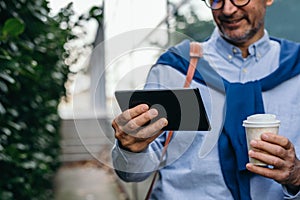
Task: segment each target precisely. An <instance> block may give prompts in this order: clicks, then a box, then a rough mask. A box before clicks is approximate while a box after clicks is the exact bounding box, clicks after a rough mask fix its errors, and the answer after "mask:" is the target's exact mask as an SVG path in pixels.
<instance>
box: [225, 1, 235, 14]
mask: <svg viewBox="0 0 300 200" xmlns="http://www.w3.org/2000/svg"><path fill="white" fill-rule="evenodd" d="M237 9H238V7H236V6H235V5H234V4H233V3H232V1H231V0H224V6H223V9H222V11H223V13H224V15H231V14H232V13H234V12H235V11H236V10H237Z"/></svg>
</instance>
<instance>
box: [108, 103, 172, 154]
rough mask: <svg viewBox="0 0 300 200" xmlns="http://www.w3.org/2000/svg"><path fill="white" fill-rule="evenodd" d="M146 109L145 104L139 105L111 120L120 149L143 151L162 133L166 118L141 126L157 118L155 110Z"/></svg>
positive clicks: (166, 122)
mask: <svg viewBox="0 0 300 200" xmlns="http://www.w3.org/2000/svg"><path fill="white" fill-rule="evenodd" d="M148 109H149V107H148V106H147V105H146V104H141V105H138V106H136V107H134V108H132V109H128V110H126V111H125V112H123V113H122V114H120V115H119V116H117V117H116V118H115V119H114V120H113V122H112V127H113V128H114V130H115V138H116V139H117V140H118V141H119V144H120V146H121V147H122V148H124V149H126V150H129V151H132V152H140V151H143V150H144V149H145V148H147V146H148V145H149V144H150V143H151V142H152V141H153V140H155V138H157V137H158V136H159V135H160V134H161V133H162V131H161V130H162V128H163V127H164V126H166V125H167V124H168V121H167V119H166V118H160V119H158V120H156V121H154V122H153V123H150V124H149V125H147V126H143V125H145V124H146V123H147V122H149V121H151V120H152V119H154V118H155V117H157V116H158V111H157V110H156V109H150V110H148Z"/></svg>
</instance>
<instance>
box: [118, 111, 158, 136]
mask: <svg viewBox="0 0 300 200" xmlns="http://www.w3.org/2000/svg"><path fill="white" fill-rule="evenodd" d="M157 115H158V112H157V110H156V109H150V110H148V111H147V112H145V113H143V114H141V115H140V116H139V117H136V118H133V119H132V120H130V121H128V122H127V124H125V125H124V126H123V127H122V131H123V132H125V133H127V134H135V133H136V132H137V131H138V130H139V129H140V127H141V126H143V125H144V124H145V123H147V122H149V121H150V120H152V119H154V118H155V117H156V116H157Z"/></svg>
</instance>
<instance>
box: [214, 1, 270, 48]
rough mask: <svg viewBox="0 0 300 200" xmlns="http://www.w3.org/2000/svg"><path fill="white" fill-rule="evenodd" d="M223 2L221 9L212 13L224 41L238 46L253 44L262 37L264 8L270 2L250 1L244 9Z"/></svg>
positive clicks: (229, 2) (228, 2)
mask: <svg viewBox="0 0 300 200" xmlns="http://www.w3.org/2000/svg"><path fill="white" fill-rule="evenodd" d="M224 1H225V2H224V6H223V8H222V9H219V10H213V11H212V13H213V17H214V20H215V22H216V24H217V26H218V27H219V30H220V32H221V34H222V36H223V37H224V38H225V39H227V40H228V41H230V42H232V43H234V44H237V45H238V44H245V43H252V42H255V41H257V40H258V39H260V38H261V37H262V36H263V34H264V17H265V13H266V6H269V5H271V4H272V2H273V1H272V0H250V2H249V4H247V5H246V6H244V7H236V6H235V5H234V4H232V2H231V1H230V0H224Z"/></svg>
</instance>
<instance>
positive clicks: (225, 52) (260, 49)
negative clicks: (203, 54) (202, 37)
mask: <svg viewBox="0 0 300 200" xmlns="http://www.w3.org/2000/svg"><path fill="white" fill-rule="evenodd" d="M264 33H265V34H264V36H263V37H262V38H261V39H259V40H258V41H256V42H255V43H253V44H251V45H250V46H249V47H248V51H249V54H250V55H249V56H251V57H255V60H256V61H259V59H260V58H261V57H262V56H263V55H265V54H266V52H267V51H269V49H270V48H271V44H270V38H269V34H268V32H267V31H266V30H265V31H264ZM211 39H212V40H215V42H216V48H217V49H218V51H219V52H222V56H223V57H224V58H225V59H227V60H229V61H230V62H231V61H232V59H233V58H235V57H237V58H242V52H241V50H240V49H239V48H238V47H236V46H234V45H232V44H230V43H229V42H227V41H226V40H224V38H223V37H221V35H220V33H219V29H218V28H215V30H214V32H213V33H212V36H211Z"/></svg>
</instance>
